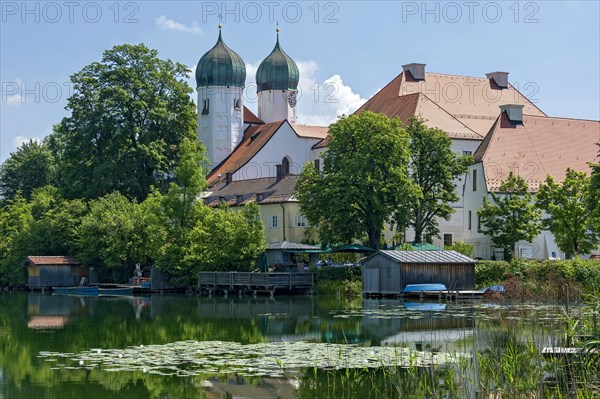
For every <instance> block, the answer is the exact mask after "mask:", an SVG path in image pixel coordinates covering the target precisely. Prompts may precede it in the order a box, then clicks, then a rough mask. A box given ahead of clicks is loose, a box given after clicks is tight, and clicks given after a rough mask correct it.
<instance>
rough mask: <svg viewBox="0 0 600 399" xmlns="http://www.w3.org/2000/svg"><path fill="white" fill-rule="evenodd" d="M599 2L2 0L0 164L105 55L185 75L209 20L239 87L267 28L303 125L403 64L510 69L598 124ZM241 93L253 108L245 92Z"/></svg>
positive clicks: (211, 39)
mask: <svg viewBox="0 0 600 399" xmlns="http://www.w3.org/2000/svg"><path fill="white" fill-rule="evenodd" d="M599 4H600V2H598V1H569V2H566V1H553V2H551V1H537V2H531V1H530V2H518V3H517V2H514V1H507V2H502V1H495V2H494V1H483V2H479V1H472V2H466V1H465V2H463V1H457V2H427V3H424V2H421V1H403V2H400V1H398V2H392V1H382V2H367V1H343V2H332V1H329V2H314V1H309V2H293V1H290V2H288V1H257V2H227V3H225V2H221V1H204V2H192V1H182V2H176V1H175V2H166V1H140V2H133V1H131V2H114V1H97V2H93V1H92V2H87V1H84V2H79V1H74V2H34V1H32V2H25V3H24V2H21V1H4V0H2V1H1V4H0V5H1V12H2V15H1V18H2V19H1V27H0V74H1V75H0V81H1V84H2V86H1V93H0V94H1V97H0V113H1V114H0V119H1V120H0V160H4V159H6V158H7V157H8V156H9V154H10V153H11V152H12V151H14V150H15V149H16V148H17V146H18V145H19V144H20V143H22V142H23V141H24V140H27V139H29V138H42V137H44V136H46V135H48V134H49V133H50V132H51V129H52V125H54V124H56V123H57V122H59V121H60V119H61V118H62V117H64V116H66V115H67V111H65V109H64V107H65V105H66V101H67V98H68V96H69V93H70V90H71V87H70V85H69V76H70V75H71V74H72V73H74V72H77V71H79V70H80V69H81V68H83V67H84V66H85V65H87V64H89V63H91V62H94V61H98V60H100V58H101V55H102V52H103V51H104V50H106V49H108V48H111V47H112V46H114V45H116V44H122V43H144V44H146V45H147V46H149V47H151V48H155V49H157V50H158V51H159V55H160V57H161V58H170V59H172V60H173V61H178V62H181V63H183V64H186V65H188V66H190V68H192V67H195V65H196V63H197V62H198V60H199V58H200V57H201V56H202V54H204V53H205V52H206V51H207V50H208V49H210V48H211V47H212V46H213V45H214V43H215V41H216V38H217V31H218V30H217V25H218V24H219V19H218V15H219V14H221V15H222V19H223V37H224V39H225V42H226V43H227V44H228V45H229V46H230V47H231V48H232V49H233V50H235V51H236V52H237V53H238V54H240V55H241V56H242V58H243V59H244V61H245V62H246V65H247V70H248V79H247V83H248V86H249V87H250V88H251V87H252V85H251V83H252V81H254V73H255V71H256V67H257V66H258V64H259V63H260V61H261V60H262V59H263V58H264V57H266V56H267V55H268V54H269V53H270V51H271V50H272V48H273V45H274V42H275V21H279V24H280V28H281V44H282V46H283V48H284V49H285V51H286V52H287V53H288V54H289V55H290V56H291V57H292V58H293V59H294V60H295V61H296V62H297V63H298V65H299V67H300V70H301V88H302V89H303V93H302V97H301V100H300V102H299V108H298V113H299V122H302V123H316V124H326V123H329V122H331V121H333V120H335V118H336V116H337V115H339V114H340V113H344V112H345V113H349V112H352V111H354V110H355V109H356V108H357V107H358V106H360V104H362V102H364V101H365V100H366V99H368V98H369V97H371V96H372V95H373V94H374V93H375V92H376V91H377V90H379V89H381V88H382V87H383V86H385V85H386V84H387V83H388V82H389V81H390V80H392V79H393V78H394V77H395V76H396V75H398V73H400V72H401V70H402V65H403V64H406V63H411V62H421V63H425V64H427V67H426V69H427V71H430V72H438V73H448V74H458V75H467V76H485V73H487V72H493V71H498V70H500V71H508V72H510V75H509V80H510V82H511V83H513V84H515V85H518V87H519V89H520V90H521V91H522V92H523V93H524V94H525V95H527V96H528V97H530V99H532V100H533V101H536V104H537V105H538V106H539V107H540V108H541V109H542V110H543V111H544V112H546V113H547V114H548V115H553V116H564V117H573V118H585V119H600V81H599V79H600V78H599V77H600V60H599V59H600V9H599ZM190 84H193V81H192V79H190ZM250 91H251V90H250ZM247 98H248V100H247V101H246V105H248V106H249V108H251V109H255V108H256V104H255V103H254V102H253V101H252V100H253V98H254V93H248V95H247Z"/></svg>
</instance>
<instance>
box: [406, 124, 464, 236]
mask: <svg viewBox="0 0 600 399" xmlns="http://www.w3.org/2000/svg"><path fill="white" fill-rule="evenodd" d="M406 131H407V133H408V134H409V136H410V177H411V179H412V180H413V182H414V183H415V184H416V185H417V186H419V187H420V188H421V192H422V194H423V195H422V197H420V198H419V199H418V201H417V202H416V204H415V207H414V208H413V209H412V215H411V225H412V227H413V228H414V230H415V239H414V242H415V243H416V244H420V243H421V242H423V239H424V240H425V241H427V242H431V239H432V238H433V237H437V236H439V233H440V230H439V228H438V221H437V218H438V217H440V218H444V219H446V220H449V219H450V216H451V215H452V213H454V208H452V206H451V203H453V202H456V201H458V200H459V199H460V197H459V195H458V191H457V189H456V186H455V185H454V179H456V178H457V177H459V176H460V175H462V174H464V173H466V172H467V169H468V167H469V165H470V164H471V163H472V162H473V158H472V157H471V156H465V155H457V154H455V153H454V151H452V140H450V137H448V135H447V134H446V133H445V132H444V131H442V130H440V129H435V128H428V127H427V126H425V122H424V121H423V119H421V118H417V117H411V119H410V123H409V124H408V126H406Z"/></svg>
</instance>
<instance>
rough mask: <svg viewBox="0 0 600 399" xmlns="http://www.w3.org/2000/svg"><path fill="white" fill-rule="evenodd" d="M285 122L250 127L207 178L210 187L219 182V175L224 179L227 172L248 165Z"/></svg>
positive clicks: (233, 171) (232, 171)
mask: <svg viewBox="0 0 600 399" xmlns="http://www.w3.org/2000/svg"><path fill="white" fill-rule="evenodd" d="M284 122H285V120H282V121H278V122H272V123H265V124H263V125H253V126H250V127H248V128H247V129H246V131H245V132H244V136H243V137H242V141H241V142H240V143H239V144H238V145H237V147H235V149H234V150H233V151H232V152H231V154H229V156H228V157H227V158H225V159H224V160H223V161H222V162H221V163H220V164H218V165H217V166H216V167H215V168H214V169H213V170H212V171H211V172H210V173H209V175H208V176H207V178H206V180H207V182H208V185H209V187H211V186H213V185H214V184H216V183H218V182H219V175H221V178H222V179H225V173H227V172H231V173H235V172H236V171H237V170H238V169H240V168H241V167H242V166H244V165H246V164H247V163H248V162H249V161H250V160H251V159H252V158H253V157H254V155H256V153H258V151H260V149H261V148H263V147H264V145H265V144H267V142H268V141H269V140H270V139H271V137H273V135H274V134H275V132H276V131H277V130H279V128H280V127H281V125H282V124H283V123H284Z"/></svg>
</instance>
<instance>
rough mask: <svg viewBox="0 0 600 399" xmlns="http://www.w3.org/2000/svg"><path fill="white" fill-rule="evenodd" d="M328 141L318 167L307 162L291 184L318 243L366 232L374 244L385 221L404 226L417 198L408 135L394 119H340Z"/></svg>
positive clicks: (361, 116)
mask: <svg viewBox="0 0 600 399" xmlns="http://www.w3.org/2000/svg"><path fill="white" fill-rule="evenodd" d="M328 140H329V144H328V148H327V151H326V152H325V154H324V168H323V171H322V172H321V173H319V172H317V170H315V168H314V166H313V165H312V164H310V163H309V164H307V165H306V166H305V168H304V170H303V171H302V174H301V175H300V178H299V180H298V183H297V185H296V195H297V197H298V200H299V202H300V207H301V209H302V213H303V214H304V215H306V217H307V218H308V220H309V222H310V223H311V224H312V225H313V226H319V234H320V238H321V242H322V243H323V244H338V243H348V242H352V241H354V240H357V239H361V238H362V237H364V235H366V236H367V237H368V243H369V245H370V246H371V247H373V248H379V247H380V238H381V232H382V231H383V228H384V225H385V224H386V223H388V224H390V225H391V226H392V227H395V228H396V229H398V230H401V229H405V228H406V227H407V226H408V224H409V218H410V215H409V210H410V209H412V208H413V207H414V203H415V200H416V198H418V196H419V189H418V187H415V185H414V184H413V183H412V182H411V180H410V178H409V176H408V163H409V158H408V156H409V142H408V135H407V134H406V132H405V131H404V129H402V123H401V122H400V120H399V119H397V118H396V119H390V118H388V117H386V116H385V115H381V114H375V113H372V112H362V113H360V114H359V115H350V116H342V117H340V119H339V120H338V121H337V122H335V123H333V124H332V125H331V126H330V127H329V136H328Z"/></svg>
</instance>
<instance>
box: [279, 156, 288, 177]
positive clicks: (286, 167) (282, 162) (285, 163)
mask: <svg viewBox="0 0 600 399" xmlns="http://www.w3.org/2000/svg"><path fill="white" fill-rule="evenodd" d="M281 164H282V165H283V173H290V160H289V159H288V157H283V159H282V160H281Z"/></svg>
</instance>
